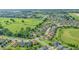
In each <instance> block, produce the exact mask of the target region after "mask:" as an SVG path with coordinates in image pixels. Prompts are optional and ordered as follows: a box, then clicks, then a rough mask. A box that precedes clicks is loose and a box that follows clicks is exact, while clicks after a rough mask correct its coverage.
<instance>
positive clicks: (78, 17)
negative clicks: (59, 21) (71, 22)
mask: <svg viewBox="0 0 79 59" xmlns="http://www.w3.org/2000/svg"><path fill="white" fill-rule="evenodd" d="M69 15H70V16H72V17H74V18H75V20H79V14H78V13H69Z"/></svg>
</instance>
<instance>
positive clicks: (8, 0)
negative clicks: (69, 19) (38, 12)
mask: <svg viewBox="0 0 79 59" xmlns="http://www.w3.org/2000/svg"><path fill="white" fill-rule="evenodd" d="M73 8H74V9H79V3H78V0H0V9H73Z"/></svg>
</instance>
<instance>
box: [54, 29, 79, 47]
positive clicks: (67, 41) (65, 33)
mask: <svg viewBox="0 0 79 59" xmlns="http://www.w3.org/2000/svg"><path fill="white" fill-rule="evenodd" d="M54 39H55V40H57V41H60V42H61V43H62V44H63V45H65V46H69V47H74V48H79V29H75V28H66V29H63V28H61V29H58V31H57V33H56V36H55V38H54Z"/></svg>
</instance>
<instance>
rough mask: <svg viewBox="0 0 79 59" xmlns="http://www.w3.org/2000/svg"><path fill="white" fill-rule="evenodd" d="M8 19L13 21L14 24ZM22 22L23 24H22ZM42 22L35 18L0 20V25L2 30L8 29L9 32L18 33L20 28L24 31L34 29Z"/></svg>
mask: <svg viewBox="0 0 79 59" xmlns="http://www.w3.org/2000/svg"><path fill="white" fill-rule="evenodd" d="M10 19H14V22H13V21H11V20H10ZM22 21H23V22H22ZM42 21H43V20H41V19H35V18H28V19H24V18H0V24H1V25H2V26H3V27H4V28H8V29H9V30H10V31H11V32H13V33H16V32H19V31H20V29H21V28H24V29H26V28H27V27H30V28H35V26H36V25H38V24H39V23H41V22H42Z"/></svg>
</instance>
